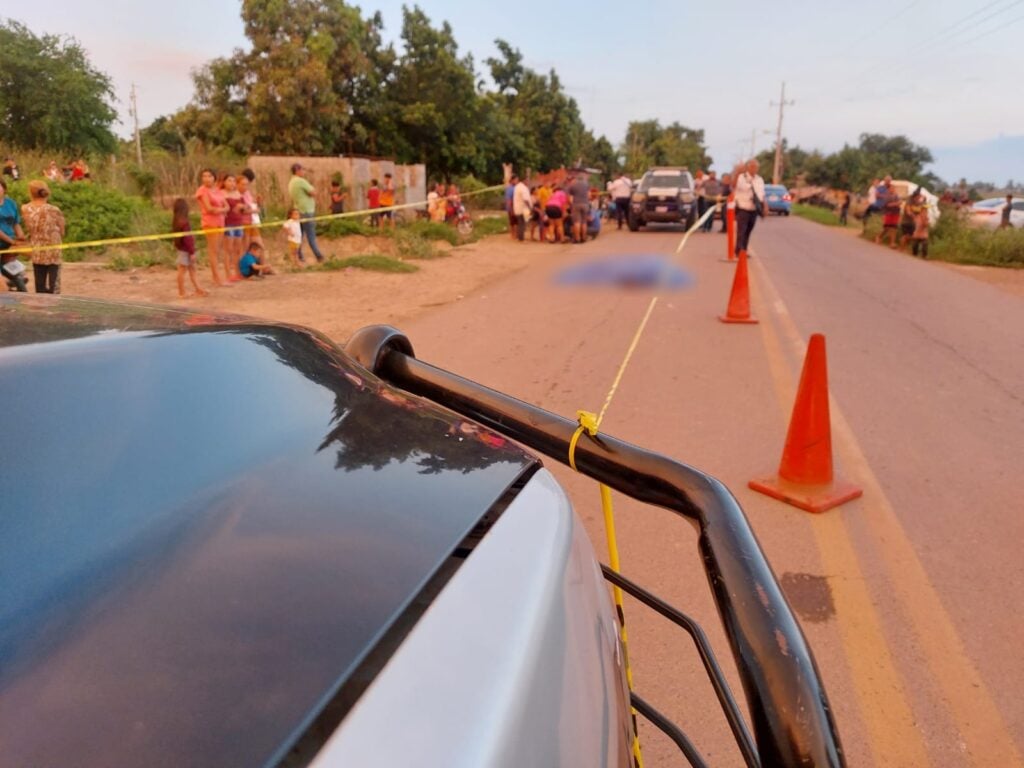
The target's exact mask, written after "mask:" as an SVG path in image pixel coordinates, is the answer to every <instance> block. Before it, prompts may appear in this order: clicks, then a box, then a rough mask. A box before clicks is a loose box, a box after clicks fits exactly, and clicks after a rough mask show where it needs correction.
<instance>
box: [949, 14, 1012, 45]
mask: <svg viewBox="0 0 1024 768" xmlns="http://www.w3.org/2000/svg"><path fill="white" fill-rule="evenodd" d="M1019 21H1024V16H1018V17H1017V18H1015V19H1010V21H1008V22H1006V23H1005V24H1003V23H1002V22H1000V23H999V24H998V25H996V26H995V27H992V29H989V30H987V31H985V32H982V33H981V34H980V35H977V36H976V37H972V38H971V39H970V40H964V41H963V43H962V44H963V45H970V44H971V43H973V42H976V41H978V40H981V39H982V38H983V37H988V36H989V35H991V34H994V33H996V32H1001V31H1003V30H1004V29H1006V28H1007V27H1012V26H1013V25H1014V24H1016V23H1017V22H1019Z"/></svg>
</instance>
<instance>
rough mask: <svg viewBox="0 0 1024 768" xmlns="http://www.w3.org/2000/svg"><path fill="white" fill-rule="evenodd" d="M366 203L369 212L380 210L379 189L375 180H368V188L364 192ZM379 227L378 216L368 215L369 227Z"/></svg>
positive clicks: (377, 214)
mask: <svg viewBox="0 0 1024 768" xmlns="http://www.w3.org/2000/svg"><path fill="white" fill-rule="evenodd" d="M366 202H367V205H368V206H369V208H370V210H371V211H374V210H376V209H377V208H380V187H378V186H377V180H376V179H370V188H369V189H368V190H366ZM379 225H380V214H379V213H371V214H370V226H371V227H377V226H379Z"/></svg>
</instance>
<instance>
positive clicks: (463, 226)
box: [455, 216, 473, 235]
mask: <svg viewBox="0 0 1024 768" xmlns="http://www.w3.org/2000/svg"><path fill="white" fill-rule="evenodd" d="M455 226H456V229H458V230H459V234H460V235H468V234H469V233H470V232H472V231H473V220H472V219H471V218H469V217H468V216H467V217H466V218H464V219H459V221H458V223H457V224H456V225H455Z"/></svg>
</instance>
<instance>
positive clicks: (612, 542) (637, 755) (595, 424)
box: [569, 205, 720, 768]
mask: <svg viewBox="0 0 1024 768" xmlns="http://www.w3.org/2000/svg"><path fill="white" fill-rule="evenodd" d="M719 207H720V205H714V206H712V207H711V208H709V209H708V210H707V211H705V212H704V215H703V216H701V217H700V218H699V219H697V221H695V222H694V224H693V226H692V227H690V228H689V229H688V230H686V234H684V235H683V238H682V240H680V241H679V245H678V246H677V247H676V255H678V254H679V253H681V252H682V250H683V248H684V247H685V246H686V243H687V241H688V240H689V239H690V235H691V234H693V233H694V232H696V231H697V230H698V229H699V228H700V226H701V225H702V224H703V223H704V222H706V221H707V220H708V219H709V218H710V217H711V216H713V215H714V214H715V212H716V211H717V210H718V209H719ZM659 298H661V297H660V296H657V295H655V296H652V297H651V301H650V303H649V304H648V305H647V311H646V312H645V313H644V316H643V319H642V320H641V321H640V325H639V326H637V329H636V333H634V334H633V340H632V341H631V342H630V343H629V347H628V348H627V349H626V355H625V357H623V358H622V362H621V363H620V364H619V369H618V371H616V373H615V378H614V379H613V380H612V385H611V387H610V388H609V389H608V394H607V395H605V398H604V403H603V404H602V405H601V410H600V411H598V412H597V413H596V414H594V413H591V412H590V411H576V420H577V421H578V422H579V427H578V428H577V430H576V432H575V433H574V434H573V436H572V439H571V440H570V441H569V466H570V467H572V469H573V471H575V472H578V471H579V470H578V469H576V444H577V443H578V442H579V440H580V437H582V436H583V434H584V433H586V434H587V435H588V436H589V437H590V438H592V439H593V438H595V437H597V433H598V430H599V429H600V427H601V422H602V421H604V417H605V414H607V413H608V408H609V407H610V406H611V404H612V399H613V398H614V397H615V393H616V392H617V391H618V389H619V384H620V383H621V381H622V377H623V375H624V374H625V373H626V368H627V367H629V361H630V360H631V359H632V357H633V353H634V352H635V351H636V348H637V345H638V344H639V343H640V337H641V336H643V333H644V331H645V330H646V328H647V321H648V320H650V319H651V314H652V313H653V312H654V308H655V307H656V306H657V304H658V299H659ZM599 487H600V490H601V510H602V512H603V513H604V532H605V538H606V539H607V542H608V567H609V568H611V569H612V570H613V571H615V572H616V573H619V544H618V539H617V537H616V535H615V513H614V511H613V509H612V491H611V488H609V487H608V486H607V485H605V484H604V483H599ZM612 595H613V597H614V600H615V611H616V613H617V614H618V616H619V632H620V633H621V634H620V636H621V639H622V662H623V666H624V667H625V669H626V683H627V685H628V686H629V690H630V692H632V691H633V670H632V668H631V667H630V664H629V648H628V643H627V635H626V613H625V610H624V608H623V600H622V590H621V589H619V587H617V586H615V585H613V586H612ZM636 715H637V712H636V710H635V709H634V710H633V761H634V763H635V765H636V768H643V765H644V761H643V755H642V754H641V752H640V736H639V732H638V731H637V726H636Z"/></svg>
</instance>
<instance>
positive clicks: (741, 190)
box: [736, 160, 768, 256]
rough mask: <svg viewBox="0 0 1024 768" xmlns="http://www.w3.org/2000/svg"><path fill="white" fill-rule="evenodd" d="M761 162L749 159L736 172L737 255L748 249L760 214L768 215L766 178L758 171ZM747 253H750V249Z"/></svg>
mask: <svg viewBox="0 0 1024 768" xmlns="http://www.w3.org/2000/svg"><path fill="white" fill-rule="evenodd" d="M760 167H761V164H760V163H759V162H757V160H748V161H747V165H746V167H745V169H744V170H743V171H741V172H740V173H737V174H736V255H737V256H738V255H739V253H740V251H748V247H749V245H750V233H751V232H753V231H754V224H755V223H757V217H758V216H767V215H768V203H767V202H766V201H765V196H764V179H762V178H761V177H760V176H759V175H758V173H757V170H758V168H760ZM747 255H748V256H749V255H750V253H749V251H748V253H747Z"/></svg>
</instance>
